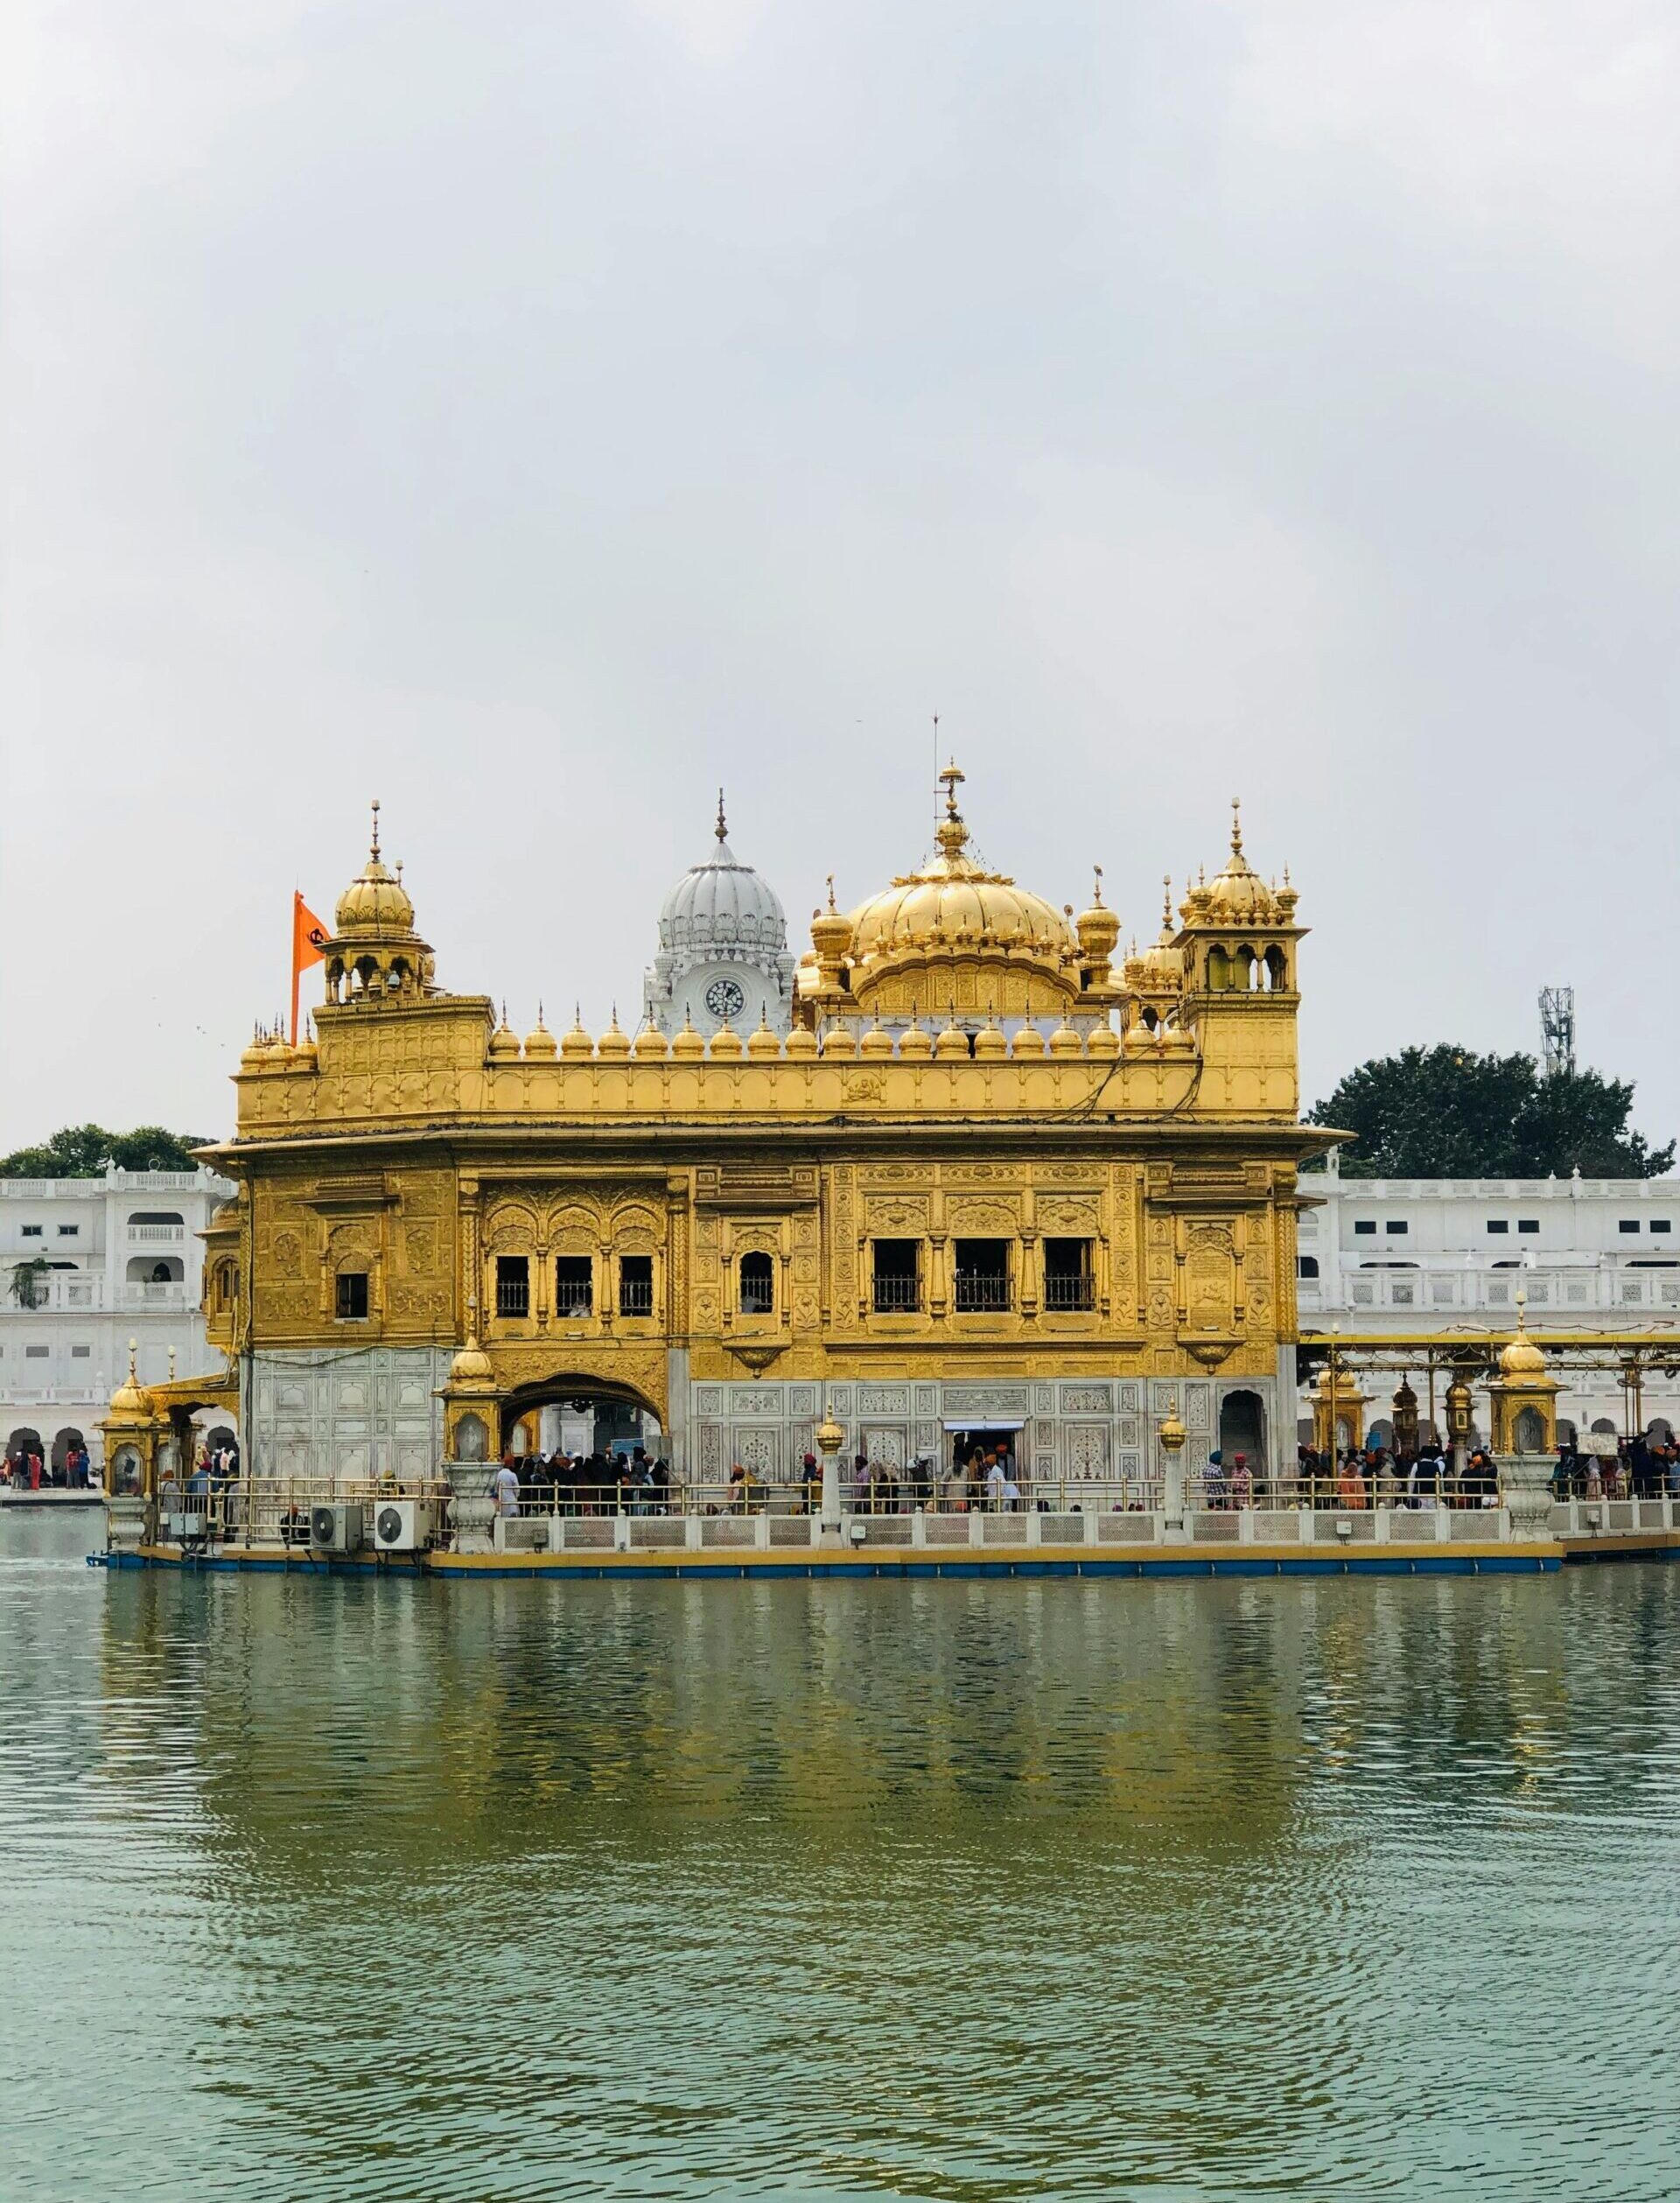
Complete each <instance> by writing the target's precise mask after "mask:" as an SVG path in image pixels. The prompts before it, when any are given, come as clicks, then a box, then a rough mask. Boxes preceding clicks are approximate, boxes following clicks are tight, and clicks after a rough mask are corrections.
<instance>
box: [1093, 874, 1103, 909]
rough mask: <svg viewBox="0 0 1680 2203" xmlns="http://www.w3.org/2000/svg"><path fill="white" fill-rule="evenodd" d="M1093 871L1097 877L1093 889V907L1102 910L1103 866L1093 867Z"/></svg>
mask: <svg viewBox="0 0 1680 2203" xmlns="http://www.w3.org/2000/svg"><path fill="white" fill-rule="evenodd" d="M1091 870H1092V871H1093V873H1095V874H1096V880H1095V881H1094V882H1093V885H1092V888H1091V907H1092V908H1093V909H1096V910H1100V909H1102V908H1103V867H1102V866H1101V865H1093V866H1091Z"/></svg>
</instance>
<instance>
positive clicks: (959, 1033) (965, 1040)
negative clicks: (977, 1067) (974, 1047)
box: [934, 1018, 969, 1063]
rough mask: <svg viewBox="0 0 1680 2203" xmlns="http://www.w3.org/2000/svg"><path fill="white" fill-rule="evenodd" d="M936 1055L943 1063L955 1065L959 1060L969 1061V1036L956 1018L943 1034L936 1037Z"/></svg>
mask: <svg viewBox="0 0 1680 2203" xmlns="http://www.w3.org/2000/svg"><path fill="white" fill-rule="evenodd" d="M934 1054H935V1056H937V1058H938V1059H939V1061H940V1062H941V1063H956V1061H957V1060H958V1059H959V1058H961V1059H962V1060H963V1062H966V1061H967V1060H968V1055H969V1036H968V1035H967V1034H966V1033H965V1032H964V1031H963V1028H962V1027H961V1026H960V1025H959V1024H958V1023H957V1021H956V1019H955V1018H952V1019H951V1021H950V1022H949V1024H948V1025H947V1026H946V1027H945V1028H944V1029H943V1031H942V1032H940V1033H938V1034H936V1035H935V1039H934Z"/></svg>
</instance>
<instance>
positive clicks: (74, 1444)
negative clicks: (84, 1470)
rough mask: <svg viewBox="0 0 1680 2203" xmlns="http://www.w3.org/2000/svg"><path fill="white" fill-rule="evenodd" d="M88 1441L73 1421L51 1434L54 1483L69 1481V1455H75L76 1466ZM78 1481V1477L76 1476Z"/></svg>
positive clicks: (79, 1462)
mask: <svg viewBox="0 0 1680 2203" xmlns="http://www.w3.org/2000/svg"><path fill="white" fill-rule="evenodd" d="M87 1446H88V1441H87V1440H86V1439H85V1438H84V1437H83V1436H82V1435H81V1432H80V1431H79V1430H78V1429H77V1428H76V1427H75V1425H74V1424H73V1423H66V1425H65V1426H64V1428H63V1429H62V1430H59V1431H55V1432H54V1433H53V1435H52V1481H53V1483H54V1484H68V1483H69V1481H70V1456H71V1455H72V1454H74V1455H75V1456H76V1457H77V1463H78V1468H80V1464H81V1458H82V1456H83V1455H84V1454H85V1453H86V1451H87ZM78 1481H80V1477H79V1478H78Z"/></svg>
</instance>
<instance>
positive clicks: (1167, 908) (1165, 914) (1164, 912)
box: [1161, 872, 1173, 939]
mask: <svg viewBox="0 0 1680 2203" xmlns="http://www.w3.org/2000/svg"><path fill="white" fill-rule="evenodd" d="M1161 930H1162V932H1163V933H1164V934H1165V935H1166V937H1167V938H1168V939H1171V937H1172V933H1173V875H1172V873H1170V872H1164V873H1162V874H1161Z"/></svg>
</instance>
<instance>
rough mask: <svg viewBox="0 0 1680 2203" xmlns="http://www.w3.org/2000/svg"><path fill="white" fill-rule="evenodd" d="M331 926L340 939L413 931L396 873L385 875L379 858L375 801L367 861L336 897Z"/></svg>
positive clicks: (410, 909)
mask: <svg viewBox="0 0 1680 2203" xmlns="http://www.w3.org/2000/svg"><path fill="white" fill-rule="evenodd" d="M400 869H401V868H400V867H399V873H400ZM333 925H334V928H335V930H336V931H337V932H338V933H339V935H340V936H343V937H351V938H364V939H365V938H369V937H374V936H377V935H383V934H392V933H412V932H413V931H414V905H413V903H412V902H410V901H409V896H408V893H407V890H406V889H405V888H403V885H402V879H401V878H400V876H399V874H398V873H389V872H388V871H387V870H386V869H385V866H384V864H383V862H382V861H381V858H380V853H379V803H378V802H377V800H375V802H374V831H373V838H372V845H371V847H370V848H369V850H368V852H367V863H366V864H365V865H364V866H362V868H361V870H360V872H359V873H357V874H356V876H355V878H354V879H353V880H352V881H351V882H350V885H349V886H348V887H347V888H346V889H345V891H344V893H343V894H342V895H340V896H339V903H338V909H337V910H336V912H335V913H334V916H333Z"/></svg>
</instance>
